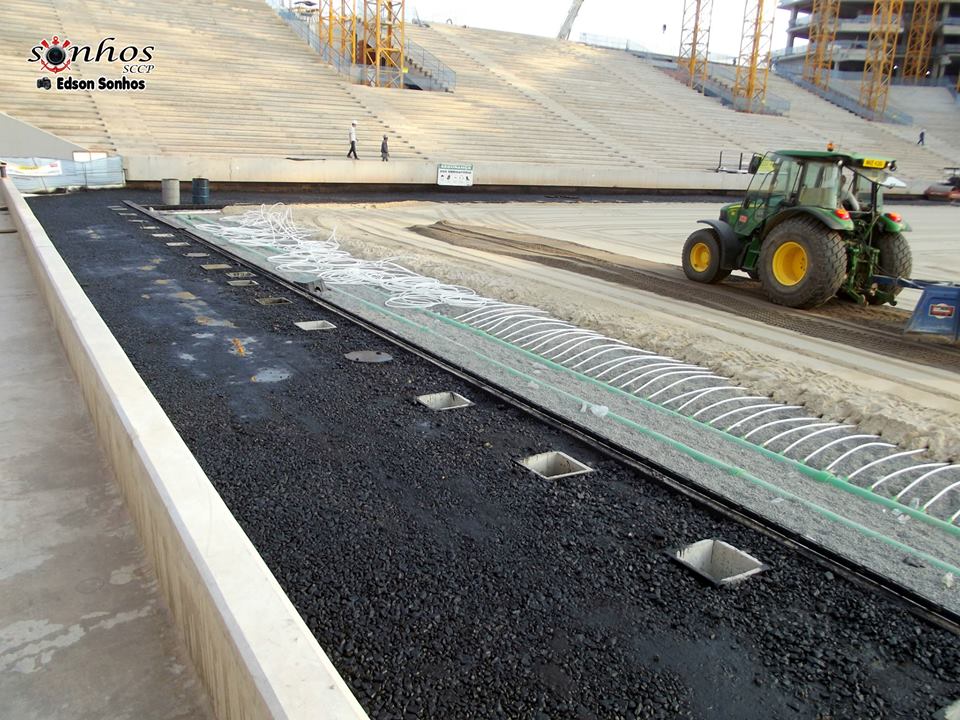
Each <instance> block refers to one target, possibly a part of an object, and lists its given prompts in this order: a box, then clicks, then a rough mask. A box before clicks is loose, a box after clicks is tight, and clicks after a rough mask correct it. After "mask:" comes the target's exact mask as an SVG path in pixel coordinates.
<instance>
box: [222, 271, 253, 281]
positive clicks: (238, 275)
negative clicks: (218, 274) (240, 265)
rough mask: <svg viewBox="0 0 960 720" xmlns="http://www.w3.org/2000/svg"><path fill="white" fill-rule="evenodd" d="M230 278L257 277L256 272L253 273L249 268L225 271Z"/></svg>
mask: <svg viewBox="0 0 960 720" xmlns="http://www.w3.org/2000/svg"><path fill="white" fill-rule="evenodd" d="M224 274H225V275H226V276H227V277H228V278H233V279H234V280H241V279H243V278H252V277H256V276H257V274H256V273H252V272H250V271H248V270H238V271H237V272H228V273H224Z"/></svg>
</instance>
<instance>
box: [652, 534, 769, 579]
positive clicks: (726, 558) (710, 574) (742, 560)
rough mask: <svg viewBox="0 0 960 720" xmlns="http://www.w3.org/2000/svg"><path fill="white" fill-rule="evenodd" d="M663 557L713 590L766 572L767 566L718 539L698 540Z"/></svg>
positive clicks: (668, 552)
mask: <svg viewBox="0 0 960 720" xmlns="http://www.w3.org/2000/svg"><path fill="white" fill-rule="evenodd" d="M667 555H669V556H670V557H671V558H673V559H674V560H676V561H677V562H678V563H680V564H681V565H683V566H684V567H686V568H689V569H690V570H693V572H695V573H696V574H697V575H699V576H701V577H703V578H706V579H707V580H709V581H710V582H712V583H713V584H714V585H716V586H717V587H724V586H726V585H733V584H734V583H738V582H741V581H743V580H746V579H747V578H748V577H751V576H753V575H756V574H757V573H759V572H762V571H763V570H766V569H767V565H764V564H763V563H762V562H760V561H759V560H757V559H756V558H755V557H753V556H752V555H748V554H747V553H745V552H743V550H739V549H737V548H735V547H734V546H733V545H730V544H729V543H725V542H723V541H722V540H700V541H699V542H695V543H693V544H692V545H687V546H686V547H684V548H680V549H679V550H676V549H675V550H668V551H667Z"/></svg>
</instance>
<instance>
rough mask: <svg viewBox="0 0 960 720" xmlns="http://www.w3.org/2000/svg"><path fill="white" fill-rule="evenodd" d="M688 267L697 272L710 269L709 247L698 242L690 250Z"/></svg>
mask: <svg viewBox="0 0 960 720" xmlns="http://www.w3.org/2000/svg"><path fill="white" fill-rule="evenodd" d="M690 267H692V268H693V269H694V270H696V271H697V272H703V271H705V270H706V269H707V268H708V267H710V246H709V245H707V244H706V243H702V242H698V243H697V244H696V245H694V246H693V247H692V248H690Z"/></svg>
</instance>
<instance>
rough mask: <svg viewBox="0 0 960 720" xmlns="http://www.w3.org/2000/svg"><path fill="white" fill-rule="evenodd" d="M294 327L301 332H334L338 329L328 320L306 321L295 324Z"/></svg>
mask: <svg viewBox="0 0 960 720" xmlns="http://www.w3.org/2000/svg"><path fill="white" fill-rule="evenodd" d="M294 325H296V326H297V327H298V328H300V329H301V330H333V329H334V328H335V327H336V325H334V324H333V323H330V322H327V321H326V320H304V321H303V322H295V323H294Z"/></svg>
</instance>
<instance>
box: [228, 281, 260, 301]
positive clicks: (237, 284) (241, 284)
mask: <svg viewBox="0 0 960 720" xmlns="http://www.w3.org/2000/svg"><path fill="white" fill-rule="evenodd" d="M259 284H260V283H258V282H257V281H256V280H227V285H232V286H233V287H250V286H251V285H259ZM258 302H259V301H258Z"/></svg>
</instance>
